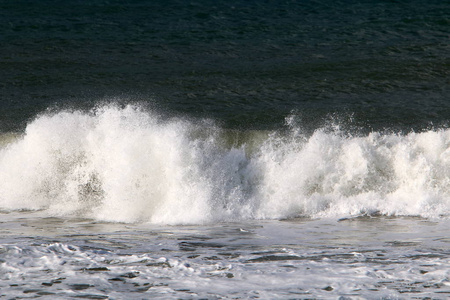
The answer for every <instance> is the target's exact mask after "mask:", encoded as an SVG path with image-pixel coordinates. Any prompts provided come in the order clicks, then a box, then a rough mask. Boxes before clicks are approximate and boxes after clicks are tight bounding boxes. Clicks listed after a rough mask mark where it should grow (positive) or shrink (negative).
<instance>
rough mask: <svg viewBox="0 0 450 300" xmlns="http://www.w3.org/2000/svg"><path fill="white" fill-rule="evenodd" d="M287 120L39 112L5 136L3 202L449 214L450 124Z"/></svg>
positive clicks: (212, 211) (116, 208) (226, 216)
mask: <svg viewBox="0 0 450 300" xmlns="http://www.w3.org/2000/svg"><path fill="white" fill-rule="evenodd" d="M288 123H289V122H288ZM291 123H292V122H291ZM288 127H289V128H290V129H289V130H287V132H283V133H281V132H245V133H242V132H241V133H239V132H230V131H227V130H224V129H221V128H218V127H216V126H214V125H213V124H211V123H208V122H207V121H204V122H201V123H194V122H190V121H186V120H180V119H171V120H166V119H163V118H162V117H160V116H158V115H156V114H154V113H152V112H148V111H145V110H142V109H140V108H139V107H136V106H127V107H125V108H118V107H111V106H107V107H102V108H99V109H96V110H94V111H91V112H89V113H86V112H80V111H71V112H69V111H64V112H58V113H55V114H47V115H41V116H40V117H38V118H36V119H35V120H34V121H33V122H31V123H30V124H29V125H28V126H27V128H26V131H25V133H24V135H23V136H20V137H15V138H12V137H11V136H9V135H8V136H6V135H5V136H4V137H2V139H3V140H2V142H1V143H0V146H1V147H2V148H1V150H0V208H1V209H2V210H6V211H8V210H44V211H46V212H47V213H48V214H49V215H52V216H60V217H61V216H62V217H65V216H76V217H86V218H93V219H98V220H104V221H113V222H151V223H164V224H193V223H194V224H199V223H209V222H223V221H237V220H245V219H282V218H290V217H298V216H306V217H313V218H316V217H319V218H321V217H346V216H350V215H360V214H385V215H413V216H422V217H427V218H441V217H447V216H448V215H449V214H450V130H432V131H427V132H423V133H410V134H407V135H398V134H381V133H377V132H374V133H371V134H369V135H367V136H362V137H361V136H357V137H352V136H349V135H345V134H342V133H340V132H339V131H330V130H325V129H319V130H316V131H315V132H314V133H313V134H312V135H310V136H304V135H302V133H301V128H298V127H296V126H295V125H292V124H291V125H290V126H289V125H288Z"/></svg>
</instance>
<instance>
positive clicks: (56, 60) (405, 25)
mask: <svg viewBox="0 0 450 300" xmlns="http://www.w3.org/2000/svg"><path fill="white" fill-rule="evenodd" d="M0 20H1V23H0V24H1V25H0V131H2V132H9V131H19V132H20V131H22V130H24V128H25V126H26V124H27V123H29V122H30V121H31V120H32V119H33V118H34V117H35V116H36V115H37V114H39V113H42V112H44V111H46V110H48V109H51V110H55V109H56V110H60V109H72V108H76V109H91V108H92V107H95V106H96V105H99V103H102V104H103V103H109V102H115V103H119V105H120V104H127V103H138V104H139V105H140V106H144V107H146V106H148V107H150V108H151V109H152V110H156V111H158V112H159V113H161V114H163V115H167V116H180V117H183V118H189V119H194V120H195V119H200V118H201V119H203V118H209V119H213V120H215V122H216V123H217V124H219V125H220V126H221V127H223V128H232V129H277V128H279V127H280V126H281V125H282V124H284V122H285V118H286V117H287V116H289V115H295V116H298V122H300V123H301V125H302V126H303V128H304V129H305V130H307V129H315V128H318V127H322V126H324V124H326V123H327V122H329V121H330V120H331V121H332V122H338V123H344V124H347V125H349V124H350V125H351V127H352V128H359V129H358V130H362V131H364V132H368V131H383V130H386V129H387V130H394V131H399V130H400V131H404V132H409V131H411V130H414V131H421V130H424V129H430V127H432V128H436V127H437V128H440V127H446V126H447V124H448V117H449V116H450V89H449V86H450V77H449V74H450V2H449V1H446V0H440V1H436V0H428V1H400V0H398V1H394V0H392V1H330V0H324V1H312V0H304V1H237V0H231V1H220V2H219V1H206V0H198V1H174V0H169V1H159V0H154V1H122V0H121V1H100V0H94V1H81V0H80V1H75V0H69V1H50V0H40V1H23V0H14V1H13V0H11V1H9V0H3V1H0Z"/></svg>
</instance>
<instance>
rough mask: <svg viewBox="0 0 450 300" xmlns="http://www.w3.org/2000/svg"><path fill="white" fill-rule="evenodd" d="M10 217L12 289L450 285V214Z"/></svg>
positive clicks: (68, 292)
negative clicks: (167, 221) (201, 221)
mask: <svg viewBox="0 0 450 300" xmlns="http://www.w3.org/2000/svg"><path fill="white" fill-rule="evenodd" d="M2 219H3V220H5V221H6V222H5V221H4V222H3V223H2V224H1V232H2V238H1V242H2V248H1V253H0V258H1V259H2V264H1V267H0V276H1V278H2V281H1V287H2V289H1V290H2V292H1V295H2V296H5V297H18V298H23V297H40V296H42V297H46V296H47V297H58V298H59V299H69V298H70V299H72V298H74V297H75V298H86V299H108V298H112V299H117V298H123V297H125V298H127V297H133V298H136V297H137V298H142V297H144V298H148V297H150V298H154V297H156V298H158V297H159V298H195V299H197V298H209V299H216V298H223V297H230V298H237V299H240V298H249V297H251V298H264V299H267V298H285V297H289V298H297V299H298V298H301V299H303V298H322V297H325V298H328V297H336V296H345V297H349V298H350V299H356V298H358V297H360V298H372V299H373V298H383V297H384V298H388V299H406V298H409V299H411V298H415V299H422V298H426V297H431V298H434V299H444V298H446V297H448V295H449V294H450V283H449V281H448V276H449V266H450V265H449V263H450V260H449V243H450V239H449V238H448V235H447V230H448V225H449V224H448V221H445V222H437V223H436V222H433V221H428V220H425V219H420V218H385V217H359V218H350V219H342V220H336V219H327V220H309V219H293V220H286V221H259V222H239V223H226V224H214V225H207V226H198V225H196V226H183V227H180V226H175V227H173V226H154V225H130V224H111V223H99V222H93V221H90V220H82V219H78V220H77V219H72V220H65V219H59V218H47V217H43V216H42V215H40V213H27V212H22V213H11V214H3V215H2ZM445 236H447V238H445ZM24 271H25V272H24Z"/></svg>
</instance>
